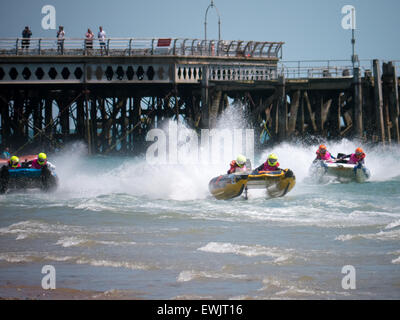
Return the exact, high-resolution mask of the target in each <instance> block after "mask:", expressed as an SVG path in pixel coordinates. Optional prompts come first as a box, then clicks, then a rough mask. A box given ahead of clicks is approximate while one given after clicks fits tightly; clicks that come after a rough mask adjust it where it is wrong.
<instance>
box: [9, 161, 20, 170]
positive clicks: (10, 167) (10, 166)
mask: <svg viewBox="0 0 400 320" xmlns="http://www.w3.org/2000/svg"><path fill="white" fill-rule="evenodd" d="M8 166H9V169H17V168H21V164H20V163H18V165H17V167H13V166H12V165H11V161H8Z"/></svg>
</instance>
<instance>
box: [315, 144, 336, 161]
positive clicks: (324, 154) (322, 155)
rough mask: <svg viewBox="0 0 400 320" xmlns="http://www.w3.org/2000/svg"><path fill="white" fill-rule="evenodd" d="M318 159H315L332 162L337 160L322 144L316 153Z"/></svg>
mask: <svg viewBox="0 0 400 320" xmlns="http://www.w3.org/2000/svg"><path fill="white" fill-rule="evenodd" d="M316 154H317V157H316V158H315V159H314V161H315V160H324V161H329V162H330V161H332V160H334V159H335V157H334V156H332V155H331V154H330V153H329V151H328V149H327V148H326V146H325V145H324V144H321V145H320V146H319V148H318V150H317V152H316Z"/></svg>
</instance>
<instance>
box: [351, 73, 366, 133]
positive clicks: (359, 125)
mask: <svg viewBox="0 0 400 320" xmlns="http://www.w3.org/2000/svg"><path fill="white" fill-rule="evenodd" d="M353 81H354V82H353V83H354V123H355V133H354V134H355V137H356V138H359V139H363V137H364V127H363V100H362V89H361V75H360V68H354V69H353Z"/></svg>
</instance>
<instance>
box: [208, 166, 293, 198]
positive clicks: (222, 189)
mask: <svg viewBox="0 0 400 320" xmlns="http://www.w3.org/2000/svg"><path fill="white" fill-rule="evenodd" d="M295 184H296V177H295V175H294V174H293V171H292V170H290V169H284V170H278V171H258V172H251V173H243V172H238V173H232V174H225V175H220V176H218V177H215V178H213V179H211V181H210V182H209V184H208V188H209V190H210V193H211V194H212V195H213V196H214V197H215V198H216V199H218V200H227V199H232V198H236V197H239V196H240V195H241V194H242V193H243V192H245V196H246V197H247V190H248V189H265V190H266V191H267V194H268V196H269V197H273V198H276V197H283V196H284V195H286V194H287V193H288V192H289V191H290V190H292V189H293V187H294V186H295Z"/></svg>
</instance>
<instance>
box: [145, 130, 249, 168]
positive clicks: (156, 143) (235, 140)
mask: <svg viewBox="0 0 400 320" xmlns="http://www.w3.org/2000/svg"><path fill="white" fill-rule="evenodd" d="M146 141H148V142H153V143H152V144H151V145H150V146H149V147H148V149H147V151H146V160H147V162H148V163H150V164H219V163H221V162H226V161H230V160H232V159H235V158H236V156H237V155H238V154H244V155H245V156H246V157H247V158H248V159H250V161H251V162H252V163H254V130H253V129H202V130H201V131H200V134H198V133H197V132H196V131H195V130H191V129H187V128H179V127H178V125H177V124H176V123H174V122H170V123H169V125H168V130H167V131H164V130H162V129H151V130H150V131H149V132H148V133H147V135H146Z"/></svg>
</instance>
